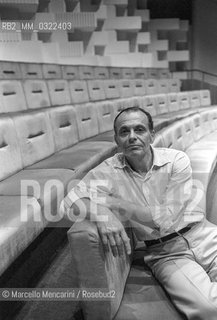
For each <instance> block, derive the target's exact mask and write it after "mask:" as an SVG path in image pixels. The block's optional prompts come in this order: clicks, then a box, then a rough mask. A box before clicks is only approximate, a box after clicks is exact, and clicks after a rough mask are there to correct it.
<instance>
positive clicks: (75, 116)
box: [0, 90, 215, 273]
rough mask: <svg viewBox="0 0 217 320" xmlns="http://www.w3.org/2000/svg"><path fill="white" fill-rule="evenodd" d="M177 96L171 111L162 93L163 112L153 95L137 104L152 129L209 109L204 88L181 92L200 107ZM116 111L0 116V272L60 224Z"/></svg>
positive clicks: (108, 107) (104, 150)
mask: <svg viewBox="0 0 217 320" xmlns="http://www.w3.org/2000/svg"><path fill="white" fill-rule="evenodd" d="M193 93H194V95H193ZM179 94H180V93H177V94H173V95H174V97H173V99H175V100H172V96H171V102H173V103H174V104H177V103H178V107H176V110H178V108H181V109H180V110H178V111H175V112H170V111H171V110H173V108H172V107H171V108H167V106H166V103H167V99H166V100H165V97H167V95H166V94H165V95H161V96H162V98H164V100H163V101H164V102H163V103H164V108H162V109H161V111H162V110H163V112H166V113H164V114H161V115H160V113H159V111H156V110H155V109H154V108H155V100H154V98H156V99H159V96H160V95H156V97H154V96H152V97H151V101H152V103H153V105H152V107H150V106H149V107H148V103H147V105H143V103H142V104H141V106H142V107H144V108H145V109H148V110H149V111H151V112H152V114H154V115H155V114H156V116H155V120H156V122H157V126H156V129H157V130H158V129H159V128H161V127H162V126H165V125H168V124H169V123H171V122H174V121H176V120H178V119H181V118H183V117H185V116H186V115H189V114H195V113H198V112H202V110H204V108H206V109H207V110H209V109H210V110H211V109H213V108H208V106H210V104H211V103H210V96H209V91H207V90H205V91H195V92H189V93H187V97H189V96H188V94H189V95H193V96H196V97H197V99H195V100H197V101H198V102H199V105H198V106H200V108H196V107H195V106H194V108H191V109H190V110H189V109H188V108H187V109H184V107H183V104H182V103H181V104H180V105H179V101H178V98H177V95H179ZM182 94H184V98H185V93H182ZM170 95H171V94H168V96H169V97H170ZM201 97H202V98H203V99H202V98H201ZM175 101H176V103H175ZM187 101H189V100H187ZM122 107H126V106H125V105H122V106H120V109H121V108H122ZM151 108H152V109H151ZM120 109H118V108H117V105H116V104H112V101H111V102H109V103H105V104H100V103H87V104H80V105H79V106H75V107H73V106H61V107H52V108H45V109H39V110H26V111H23V112H17V113H8V114H2V115H1V117H0V168H1V169H0V208H1V213H2V214H1V220H0V225H1V226H3V227H4V228H2V232H1V235H0V273H3V272H4V271H5V270H6V269H7V267H8V266H9V265H10V264H11V263H12V262H13V261H14V259H15V258H16V257H17V256H18V255H19V254H20V253H21V252H22V251H23V250H24V249H25V248H26V247H27V246H28V245H29V244H30V243H31V242H32V241H33V239H34V238H35V237H37V235H38V234H39V233H41V232H42V230H43V229H44V228H45V226H48V225H51V226H52V225H53V223H54V222H57V220H58V219H59V220H60V221H61V222H62V219H61V217H59V212H58V208H59V202H60V200H61V199H62V198H63V196H64V194H65V192H66V191H67V188H68V189H70V186H71V185H72V184H73V183H75V180H76V179H80V178H81V177H83V176H84V174H85V173H86V172H87V171H88V170H90V169H91V168H93V167H94V166H96V165H97V164H99V163H100V162H101V161H102V160H104V159H105V158H107V157H109V156H111V155H113V154H114V153H115V152H116V146H115V144H114V143H113V132H112V125H113V120H114V117H115V116H116V114H117V112H118V111H119V110H120ZM174 109H175V108H174ZM214 109H215V108H214ZM159 115H160V116H159ZM158 116H159V117H158ZM163 116H164V117H163ZM29 185H30V186H31V187H30V186H29ZM52 185H54V190H53V189H52ZM55 190H56V191H55ZM26 196H28V198H27V197H26ZM27 204H28V208H27ZM29 207H30V208H29ZM52 214H53V216H52ZM63 220H64V219H63ZM49 222H50V223H49ZM64 223H65V222H63V224H64Z"/></svg>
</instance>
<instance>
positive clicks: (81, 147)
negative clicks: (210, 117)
mask: <svg viewBox="0 0 217 320" xmlns="http://www.w3.org/2000/svg"><path fill="white" fill-rule="evenodd" d="M113 149H114V144H113V143H110V142H107V141H97V142H95V141H82V142H80V143H78V144H76V145H74V146H72V147H70V148H68V149H64V150H62V151H60V152H57V153H55V154H54V155H52V156H51V157H49V158H46V159H44V160H42V161H39V162H37V163H35V164H33V165H32V166H30V167H28V168H27V169H42V168H43V169H46V168H48V169H49V168H66V169H71V170H75V169H78V168H79V166H80V165H82V164H84V165H85V164H86V163H87V167H89V165H88V163H89V162H92V161H93V164H94V160H97V158H100V159H101V161H102V160H104V159H105V156H104V154H106V155H108V152H109V153H110V152H112V151H113Z"/></svg>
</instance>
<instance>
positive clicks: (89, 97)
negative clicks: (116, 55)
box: [0, 79, 180, 113]
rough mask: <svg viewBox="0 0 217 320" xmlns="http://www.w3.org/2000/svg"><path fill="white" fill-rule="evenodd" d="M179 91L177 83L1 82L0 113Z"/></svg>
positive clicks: (154, 80)
mask: <svg viewBox="0 0 217 320" xmlns="http://www.w3.org/2000/svg"><path fill="white" fill-rule="evenodd" d="M179 91H180V81H179V80H178V79H161V80H156V79H149V80H143V79H134V80H132V79H120V80H72V81H71V80H69V81H68V80H23V81H19V80H1V81H0V113H7V112H16V111H22V110H26V109H39V108H46V107H51V106H60V105H69V104H80V103H86V102H95V101H102V100H110V99H116V100H117V99H124V98H131V97H135V96H144V95H150V94H157V93H168V92H179ZM122 101H123V100H122Z"/></svg>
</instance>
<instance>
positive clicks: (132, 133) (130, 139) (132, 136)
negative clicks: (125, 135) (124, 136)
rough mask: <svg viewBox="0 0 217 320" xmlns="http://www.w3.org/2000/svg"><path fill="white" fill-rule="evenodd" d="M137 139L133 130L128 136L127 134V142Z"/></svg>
mask: <svg viewBox="0 0 217 320" xmlns="http://www.w3.org/2000/svg"><path fill="white" fill-rule="evenodd" d="M136 139H137V136H136V134H135V131H134V130H133V129H131V130H130V134H129V141H134V140H136Z"/></svg>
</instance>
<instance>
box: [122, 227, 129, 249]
mask: <svg viewBox="0 0 217 320" xmlns="http://www.w3.org/2000/svg"><path fill="white" fill-rule="evenodd" d="M121 238H122V241H123V243H124V246H125V249H126V252H127V254H131V246H130V239H129V238H128V236H127V234H126V232H125V230H123V231H121Z"/></svg>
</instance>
